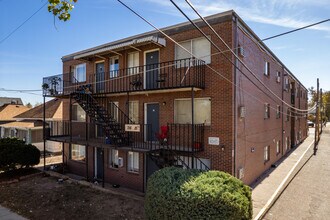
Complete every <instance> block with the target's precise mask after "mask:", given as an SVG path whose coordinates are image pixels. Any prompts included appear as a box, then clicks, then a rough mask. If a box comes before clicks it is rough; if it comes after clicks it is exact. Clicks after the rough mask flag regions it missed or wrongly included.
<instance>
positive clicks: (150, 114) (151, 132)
mask: <svg viewBox="0 0 330 220" xmlns="http://www.w3.org/2000/svg"><path fill="white" fill-rule="evenodd" d="M146 108H147V111H146V113H147V116H146V118H147V124H148V125H150V126H151V128H150V126H148V127H147V140H148V141H157V138H156V134H158V132H159V104H158V103H155V104H147V106H146Z"/></svg>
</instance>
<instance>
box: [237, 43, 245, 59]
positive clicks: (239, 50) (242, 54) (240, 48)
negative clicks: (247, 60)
mask: <svg viewBox="0 0 330 220" xmlns="http://www.w3.org/2000/svg"><path fill="white" fill-rule="evenodd" d="M238 54H239V55H240V56H242V57H245V50H244V48H243V47H242V46H240V47H239V48H238Z"/></svg>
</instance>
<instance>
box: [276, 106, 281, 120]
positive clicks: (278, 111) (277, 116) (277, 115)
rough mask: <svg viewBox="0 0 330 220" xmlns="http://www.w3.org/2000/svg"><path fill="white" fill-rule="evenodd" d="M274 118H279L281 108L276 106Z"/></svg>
mask: <svg viewBox="0 0 330 220" xmlns="http://www.w3.org/2000/svg"><path fill="white" fill-rule="evenodd" d="M276 118H281V106H279V105H278V106H276Z"/></svg>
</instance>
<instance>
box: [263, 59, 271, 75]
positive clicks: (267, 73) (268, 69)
mask: <svg viewBox="0 0 330 220" xmlns="http://www.w3.org/2000/svg"><path fill="white" fill-rule="evenodd" d="M269 72H270V67H269V62H267V61H265V70H264V74H265V75H266V76H269Z"/></svg>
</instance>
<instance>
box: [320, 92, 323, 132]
mask: <svg viewBox="0 0 330 220" xmlns="http://www.w3.org/2000/svg"><path fill="white" fill-rule="evenodd" d="M320 112H321V132H320V134H322V131H323V101H322V89H320Z"/></svg>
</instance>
